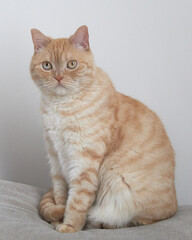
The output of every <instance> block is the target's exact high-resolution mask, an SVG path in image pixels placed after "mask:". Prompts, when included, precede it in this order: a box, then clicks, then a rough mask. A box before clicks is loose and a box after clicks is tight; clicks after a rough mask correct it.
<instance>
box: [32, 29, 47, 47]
mask: <svg viewBox="0 0 192 240" xmlns="http://www.w3.org/2000/svg"><path fill="white" fill-rule="evenodd" d="M31 35H32V40H33V44H34V50H35V51H38V50H39V49H40V48H43V47H45V46H46V45H47V44H48V43H49V42H50V38H48V37H47V36H45V35H44V34H43V33H41V32H40V31H39V30H38V29H35V28H33V29H31Z"/></svg>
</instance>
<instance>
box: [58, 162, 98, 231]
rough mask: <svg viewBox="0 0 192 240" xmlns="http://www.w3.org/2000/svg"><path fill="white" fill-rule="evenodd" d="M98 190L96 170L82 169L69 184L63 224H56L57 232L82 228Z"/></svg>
mask: <svg viewBox="0 0 192 240" xmlns="http://www.w3.org/2000/svg"><path fill="white" fill-rule="evenodd" d="M97 189H98V168H93V167H90V168H87V169H84V171H83V172H81V174H79V176H78V177H76V178H75V179H74V180H73V181H72V182H71V183H70V189H69V194H68V200H67V205H66V210H65V217H64V222H63V224H57V225H56V226H55V228H56V230H57V231H59V232H63V233H67V232H77V231H79V230H81V229H82V228H83V226H84V225H85V221H86V216H87V212H88V210H89V208H90V206H91V205H92V203H93V201H94V199H95V196H96V192H97Z"/></svg>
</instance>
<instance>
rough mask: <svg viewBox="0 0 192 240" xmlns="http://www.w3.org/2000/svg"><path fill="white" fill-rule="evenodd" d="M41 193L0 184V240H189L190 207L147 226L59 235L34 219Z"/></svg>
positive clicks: (191, 228) (42, 222)
mask: <svg viewBox="0 0 192 240" xmlns="http://www.w3.org/2000/svg"><path fill="white" fill-rule="evenodd" d="M43 193H45V190H44V189H40V188H37V187H32V186H28V185H24V184H21V183H13V182H8V181H4V180H0V240H12V239H13V240H16V239H18V240H28V239H30V240H44V239H47V240H49V239H50V240H60V239H66V240H68V239H71V240H76V239H78V240H81V239H82V240H87V239H91V240H94V239H95V240H99V239H102V240H103V239H109V240H113V239H115V240H121V239H127V240H129V239H131V240H135V239H138V240H145V239H148V240H150V239H151V240H156V239H160V240H162V239H167V240H170V239H173V240H177V239H181V240H185V239H187V240H189V239H192V206H182V207H179V209H178V212H177V214H176V215H175V216H174V217H172V218H170V219H167V220H164V221H161V222H158V223H155V224H152V225H148V226H140V227H130V228H122V229H115V230H106V229H91V230H84V231H80V232H77V233H71V234H68V233H67V234H66V233H59V232H56V231H55V230H54V229H53V228H52V226H51V225H50V224H48V223H46V222H45V221H43V220H42V219H41V218H40V216H39V215H38V211H37V206H38V203H39V201H40V199H41V196H42V195H43Z"/></svg>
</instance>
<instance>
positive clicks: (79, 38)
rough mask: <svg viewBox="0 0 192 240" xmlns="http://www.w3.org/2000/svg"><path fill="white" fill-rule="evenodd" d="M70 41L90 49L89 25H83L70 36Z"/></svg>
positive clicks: (76, 45)
mask: <svg viewBox="0 0 192 240" xmlns="http://www.w3.org/2000/svg"><path fill="white" fill-rule="evenodd" d="M70 42H71V43H72V44H73V45H74V46H75V47H80V48H82V49H84V50H89V33H88V28H87V26H85V25H84V26H81V27H79V28H78V29H77V31H76V32H75V33H74V34H73V35H72V36H71V37H70Z"/></svg>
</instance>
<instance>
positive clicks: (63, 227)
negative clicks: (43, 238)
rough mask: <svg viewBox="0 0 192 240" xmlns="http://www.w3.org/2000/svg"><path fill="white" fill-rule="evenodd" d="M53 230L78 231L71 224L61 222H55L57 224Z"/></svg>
mask: <svg viewBox="0 0 192 240" xmlns="http://www.w3.org/2000/svg"><path fill="white" fill-rule="evenodd" d="M55 230H57V231H58V232H60V233H74V232H77V231H78V230H77V229H75V228H74V227H73V226H71V225H67V224H63V223H61V224H57V226H56V227H55Z"/></svg>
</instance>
